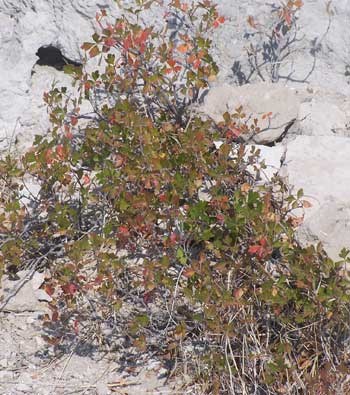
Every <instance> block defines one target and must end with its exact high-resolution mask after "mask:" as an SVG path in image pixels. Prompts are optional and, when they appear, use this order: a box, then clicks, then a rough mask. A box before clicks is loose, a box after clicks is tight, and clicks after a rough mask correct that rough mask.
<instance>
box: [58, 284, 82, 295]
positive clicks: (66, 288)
mask: <svg viewBox="0 0 350 395" xmlns="http://www.w3.org/2000/svg"><path fill="white" fill-rule="evenodd" d="M61 288H62V291H63V292H64V293H65V294H67V295H74V294H75V293H76V292H77V290H78V288H77V286H76V285H75V284H73V283H68V284H66V285H62V286H61Z"/></svg>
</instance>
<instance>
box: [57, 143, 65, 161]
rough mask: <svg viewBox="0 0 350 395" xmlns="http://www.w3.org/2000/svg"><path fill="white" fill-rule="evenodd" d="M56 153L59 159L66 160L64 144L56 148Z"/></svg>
mask: <svg viewBox="0 0 350 395" xmlns="http://www.w3.org/2000/svg"><path fill="white" fill-rule="evenodd" d="M56 153H57V156H58V158H59V159H61V160H64V159H65V158H66V153H65V149H64V147H63V145H62V144H59V145H58V146H57V147H56Z"/></svg>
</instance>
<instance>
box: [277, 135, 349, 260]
mask: <svg viewBox="0 0 350 395" xmlns="http://www.w3.org/2000/svg"><path fill="white" fill-rule="evenodd" d="M349 169H350V139H348V138H345V137H330V136H298V137H296V139H295V140H293V141H290V142H289V143H288V146H287V152H286V158H285V166H284V169H283V170H284V175H287V177H288V182H289V184H290V185H294V186H295V191H296V190H298V189H300V188H302V189H303V190H304V194H305V200H307V201H309V202H310V203H311V204H312V207H311V208H308V209H306V210H305V219H304V224H303V225H302V226H301V228H300V231H299V232H300V235H301V236H302V239H303V240H304V241H305V242H306V241H310V242H314V241H315V240H316V239H318V240H321V241H322V242H324V244H325V247H326V251H327V252H328V253H329V254H330V256H331V257H332V258H335V259H336V258H337V256H338V252H339V251H340V249H341V248H342V247H348V248H349V247H350V208H349V202H350V187H349V185H350V172H349Z"/></svg>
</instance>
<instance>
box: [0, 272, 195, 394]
mask: <svg viewBox="0 0 350 395" xmlns="http://www.w3.org/2000/svg"><path fill="white" fill-rule="evenodd" d="M28 274H29V273H28V272H20V273H19V276H20V278H21V279H20V280H17V281H11V280H9V279H8V278H7V276H5V277H4V278H3V279H2V284H1V300H2V301H3V302H4V301H7V303H6V305H5V304H4V303H3V304H2V310H3V311H2V312H1V313H0V393H1V394H3V395H21V394H36V395H49V394H55V395H56V394H57V395H61V394H62V395H63V394H64V395H67V394H79V395H82V394H85V395H88V394H89V395H108V394H120V395H121V394H123V395H132V394H140V395H141V394H145V395H146V394H154V395H165V394H177V393H179V394H180V393H181V394H186V393H191V394H194V393H195V389H193V388H192V389H191V390H190V392H187V391H186V390H184V389H182V390H181V389H180V385H179V383H175V382H174V381H173V380H170V381H169V380H168V379H167V377H168V375H169V371H168V370H167V369H165V368H164V367H163V366H162V364H161V362H160V361H159V360H157V359H156V357H153V356H152V355H150V354H144V355H142V356H141V357H140V356H139V355H138V356H137V357H134V356H133V355H132V354H131V353H130V350H127V349H123V348H122V347H121V348H120V349H119V350H116V349H115V348H114V349H113V350H111V349H108V348H106V347H102V348H97V347H96V344H93V342H92V339H91V338H90V337H89V336H86V337H85V338H83V339H77V340H76V341H73V342H71V344H70V345H69V346H68V347H66V348H61V349H58V348H57V347H55V346H54V345H50V344H48V343H47V341H45V335H47V331H46V330H45V326H43V320H42V318H43V316H44V315H45V314H48V313H50V311H49V309H48V307H47V302H45V299H46V300H48V299H50V297H49V296H48V295H47V294H46V293H45V291H43V290H40V289H38V287H39V286H40V283H41V281H42V279H43V274H42V273H35V274H34V276H33V277H31V278H29V280H28V282H26V283H25V284H24V285H23V286H22V287H21V288H19V286H20V285H21V284H22V283H21V281H22V279H24V278H28ZM15 290H18V292H17V293H16V294H15V295H13V294H14V291H15ZM10 296H11V298H9V297H10ZM39 299H40V301H39ZM90 333H91V335H93V333H92V332H90ZM168 381H169V382H168Z"/></svg>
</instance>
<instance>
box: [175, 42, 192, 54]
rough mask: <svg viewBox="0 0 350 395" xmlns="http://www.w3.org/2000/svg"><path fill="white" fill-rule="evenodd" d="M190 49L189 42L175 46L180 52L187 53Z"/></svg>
mask: <svg viewBox="0 0 350 395" xmlns="http://www.w3.org/2000/svg"><path fill="white" fill-rule="evenodd" d="M191 49H192V46H191V45H190V44H180V45H179V46H178V47H177V50H178V51H179V52H181V53H187V52H188V51H190V50H191Z"/></svg>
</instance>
